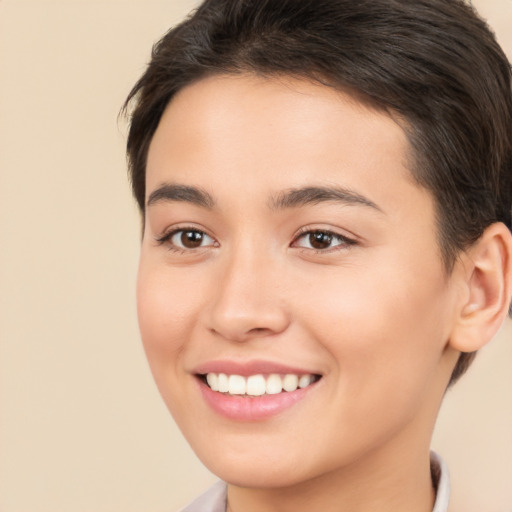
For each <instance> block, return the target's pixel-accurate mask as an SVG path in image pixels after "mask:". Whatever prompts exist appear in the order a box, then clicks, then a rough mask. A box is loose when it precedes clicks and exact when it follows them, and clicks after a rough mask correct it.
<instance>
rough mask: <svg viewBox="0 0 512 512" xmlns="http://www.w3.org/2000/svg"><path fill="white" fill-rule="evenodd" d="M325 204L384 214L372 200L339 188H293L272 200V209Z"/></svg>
mask: <svg viewBox="0 0 512 512" xmlns="http://www.w3.org/2000/svg"><path fill="white" fill-rule="evenodd" d="M324 202H335V203H343V204H345V205H361V206H367V207H369V208H373V209H374V210H377V211H379V212H381V213H383V211H382V209H381V208H380V207H379V206H378V205H377V204H375V203H374V202H373V201H371V200H370V199H368V198H366V197H364V196H363V195H361V194H359V193H357V192H355V191H353V190H350V189H347V188H344V187H337V186H327V187H324V186H314V187H302V188H293V189H290V190H287V191H284V192H281V193H279V194H278V195H277V196H276V197H274V198H272V199H271V201H270V208H271V209H273V210H281V209H286V208H297V207H300V206H306V205H311V204H319V203H324Z"/></svg>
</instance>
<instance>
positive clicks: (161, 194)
mask: <svg viewBox="0 0 512 512" xmlns="http://www.w3.org/2000/svg"><path fill="white" fill-rule="evenodd" d="M167 201H178V202H185V203H191V204H195V205H197V206H201V207H203V208H207V209H209V210H211V209H213V207H214V206H215V201H214V199H213V197H212V196H211V195H210V194H209V193H208V192H206V191H205V190H202V189H200V188H198V187H192V186H188V185H178V184H172V183H164V184H163V185H161V186H160V187H158V188H157V189H155V190H154V191H153V192H151V194H150V195H149V197H148V200H147V203H146V206H147V207H149V206H151V205H153V204H156V203H160V202H167Z"/></svg>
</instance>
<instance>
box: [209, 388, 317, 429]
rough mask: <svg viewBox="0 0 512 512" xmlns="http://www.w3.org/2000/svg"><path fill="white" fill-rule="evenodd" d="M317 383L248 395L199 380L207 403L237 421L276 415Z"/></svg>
mask: <svg viewBox="0 0 512 512" xmlns="http://www.w3.org/2000/svg"><path fill="white" fill-rule="evenodd" d="M315 385H316V383H314V384H310V385H309V386H308V387H306V388H303V389H297V390H296V391H283V392H282V393H278V394H276V395H263V396H255V397H248V396H238V395H228V394H224V393H219V392H217V391H212V389H211V388H209V387H208V386H207V385H206V384H205V383H204V382H203V381H199V388H200V390H201V393H202V395H203V397H204V399H205V401H206V403H207V404H208V405H209V406H210V407H211V408H212V409H213V410H214V411H215V412H216V413H218V414H220V415H221V416H224V417H226V418H229V419H231V420H237V421H261V420H265V419H267V418H271V417H272V416H276V415H278V414H280V413H282V412H284V411H286V410H288V409H290V408H291V407H293V406H294V405H295V404H296V403H297V402H299V401H300V400H302V399H303V398H304V397H305V396H306V395H307V394H308V393H309V392H310V391H311V388H313V387H315Z"/></svg>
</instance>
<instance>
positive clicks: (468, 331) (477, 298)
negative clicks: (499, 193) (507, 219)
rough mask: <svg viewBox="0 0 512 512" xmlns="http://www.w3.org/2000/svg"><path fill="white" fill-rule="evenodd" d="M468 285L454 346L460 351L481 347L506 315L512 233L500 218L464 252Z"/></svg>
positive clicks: (511, 278) (511, 289) (511, 271)
mask: <svg viewBox="0 0 512 512" xmlns="http://www.w3.org/2000/svg"><path fill="white" fill-rule="evenodd" d="M463 259H464V267H465V272H464V274H465V276H464V279H465V287H466V290H467V293H465V294H464V300H463V303H462V304H461V306H460V309H459V314H458V318H457V321H456V325H455V328H454V330H453V332H452V336H451V338H450V345H451V347H452V348H454V349H456V350H458V351H460V352H474V351H476V350H479V349H481V348H482V347H483V346H484V345H486V344H487V343H488V342H489V341H491V339H492V338H493V337H494V335H495V334H496V332H497V331H498V329H499V328H500V326H501V324H502V323H503V320H504V319H505V317H506V315H507V313H508V311H509V306H510V301H511V297H512V235H511V233H510V231H509V230H508V228H507V227H506V226H505V225H504V224H503V223H501V222H499V223H495V224H492V225H491V226H489V227H488V228H487V229H486V230H485V231H484V233H483V235H482V236H481V237H480V238H479V239H478V240H477V241H476V242H475V243H474V244H473V245H472V246H471V247H470V248H469V249H468V250H467V251H466V252H465V254H464V258H463Z"/></svg>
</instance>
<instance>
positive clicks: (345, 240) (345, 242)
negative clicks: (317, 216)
mask: <svg viewBox="0 0 512 512" xmlns="http://www.w3.org/2000/svg"><path fill="white" fill-rule="evenodd" d="M312 233H324V234H328V235H331V236H332V237H333V238H337V239H339V240H341V242H342V243H340V244H337V245H334V246H333V247H328V248H327V249H315V248H314V247H311V248H308V247H301V246H296V245H294V244H295V243H296V242H297V241H298V240H300V239H301V238H303V237H304V236H305V235H311V234H312ZM357 243H358V240H357V239H356V238H355V237H349V236H347V235H344V234H342V233H339V232H338V231H336V230H334V229H327V228H320V227H316V228H314V227H310V226H307V227H303V228H301V229H300V230H299V231H298V233H297V234H296V235H295V236H294V238H293V240H292V243H291V244H290V246H291V247H296V248H298V249H303V250H307V251H314V252H317V253H320V254H325V253H329V252H333V251H337V250H341V249H346V248H347V247H350V246H353V245H357Z"/></svg>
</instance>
